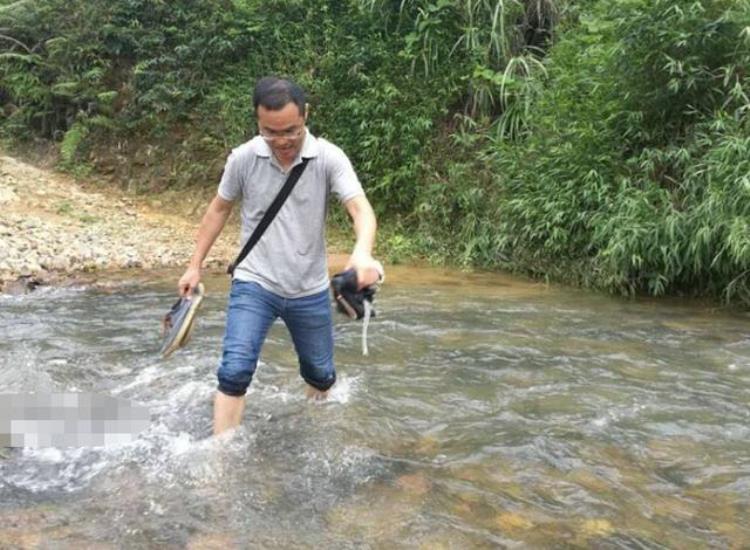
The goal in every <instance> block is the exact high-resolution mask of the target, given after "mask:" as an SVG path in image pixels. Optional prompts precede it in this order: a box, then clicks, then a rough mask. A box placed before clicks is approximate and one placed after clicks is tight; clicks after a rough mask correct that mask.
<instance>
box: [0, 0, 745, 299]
mask: <svg viewBox="0 0 750 550" xmlns="http://www.w3.org/2000/svg"><path fill="white" fill-rule="evenodd" d="M748 67H750V1H748V0H710V1H709V0H690V1H688V0H682V1H681V0H671V1H667V0H609V1H604V0H578V1H574V0H462V1H459V0H263V1H260V0H201V1H199V2H192V1H187V0H175V1H172V2H164V1H162V0H123V1H121V2H104V1H103V0H87V1H85V2H84V1H82V0H67V1H65V2H63V1H62V0H46V1H44V2H41V1H31V0H17V1H8V0H0V108H2V112H3V115H4V117H3V119H2V121H0V138H1V139H10V140H13V141H15V142H16V143H18V142H23V141H24V140H32V139H46V140H53V141H56V142H58V143H59V144H60V154H61V163H62V166H63V167H64V168H67V169H76V168H77V167H80V166H83V165H85V166H90V167H92V168H93V169H94V170H96V169H107V170H109V171H112V170H114V171H115V173H116V174H117V175H119V176H120V177H121V178H122V179H123V180H128V181H129V182H132V181H136V186H137V187H139V190H140V191H142V192H147V191H153V190H158V189H161V188H163V187H168V186H172V187H175V186H200V187H202V188H213V186H214V185H215V184H216V180H217V178H218V175H219V173H220V171H221V168H222V165H223V161H224V158H225V156H226V154H227V152H228V151H229V150H230V149H231V147H232V146H235V145H237V144H238V143H240V142H242V141H244V140H245V139H246V138H247V137H248V136H249V135H251V134H252V132H253V128H252V116H251V108H250V101H249V95H250V90H251V89H252V86H253V83H254V81H255V79H256V78H258V77H259V76H262V75H265V74H282V75H289V76H291V77H293V78H295V79H296V80H298V81H299V82H300V83H301V84H302V85H303V86H304V87H305V88H306V89H307V90H308V92H309V93H310V99H311V105H312V114H311V126H312V129H313V131H314V132H316V133H318V134H321V135H324V136H326V137H328V138H329V139H331V140H333V141H334V142H336V143H338V144H339V145H341V147H342V148H343V149H344V150H345V151H347V152H348V153H349V155H350V156H351V157H352V160H353V162H354V163H355V166H356V168H357V170H358V172H359V174H360V177H361V179H362V181H363V183H364V184H365V186H366V188H367V190H368V194H369V195H370V197H371V199H372V202H373V203H374V205H375V206H376V209H377V210H378V211H379V214H380V216H381V219H382V220H383V222H382V223H381V226H382V227H383V230H384V231H383V242H384V243H385V244H386V247H387V249H388V251H389V253H390V254H391V257H392V259H399V260H406V259H408V258H410V257H413V256H415V255H421V256H426V257H429V258H430V259H431V260H433V261H446V262H451V263H457V264H461V265H467V266H480V267H486V268H504V269H511V270H514V271H517V272H522V273H527V274H531V275H533V276H537V277H544V278H548V279H554V280H564V281H569V282H573V283H576V284H585V285H590V286H595V287H598V288H606V289H609V290H613V291H616V292H625V293H638V292H646V293H650V294H655V295H659V294H665V293H670V294H690V295H710V296H714V297H720V298H723V299H725V300H727V301H729V302H731V303H737V304H748V303H750V217H748V215H749V214H750V175H749V174H750V122H749V120H748V117H750V99H749V98H748V95H749V94H750V74H748ZM144 181H148V182H149V183H148V184H143V183H139V182H144Z"/></svg>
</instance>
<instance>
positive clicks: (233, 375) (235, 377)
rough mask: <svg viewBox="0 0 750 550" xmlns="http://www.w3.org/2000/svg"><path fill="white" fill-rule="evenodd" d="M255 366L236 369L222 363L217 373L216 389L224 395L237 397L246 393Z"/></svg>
mask: <svg viewBox="0 0 750 550" xmlns="http://www.w3.org/2000/svg"><path fill="white" fill-rule="evenodd" d="M254 372H255V364H253V365H250V366H249V367H237V366H234V365H231V364H227V363H222V365H221V366H220V367H219V371H218V373H217V378H218V379H219V386H218V389H219V391H220V392H221V393H223V394H225V395H231V396H232V397H239V396H242V395H245V394H246V393H247V388H248V386H250V382H251V381H252V379H253V373H254Z"/></svg>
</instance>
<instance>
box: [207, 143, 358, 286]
mask: <svg viewBox="0 0 750 550" xmlns="http://www.w3.org/2000/svg"><path fill="white" fill-rule="evenodd" d="M305 132H306V135H305V141H304V143H303V145H302V149H301V151H300V154H299V155H297V158H296V159H295V161H294V163H292V167H294V166H296V165H297V164H299V163H300V162H302V157H304V158H309V159H310V161H309V162H308V163H307V167H306V168H305V171H304V173H303V174H302V177H300V179H299V181H298V182H297V184H296V185H295V186H294V189H293V190H292V193H291V194H290V195H289V197H288V198H287V199H286V202H284V205H283V206H282V207H281V210H279V213H278V214H277V215H276V217H275V218H274V220H273V221H272V222H271V225H269V226H268V229H266V232H265V233H264V234H263V236H262V237H261V239H260V241H258V243H257V244H256V245H255V247H254V248H253V249H252V251H250V254H248V255H247V257H246V258H245V259H244V260H243V262H242V263H241V264H240V265H238V266H237V268H236V269H235V271H234V277H235V278H236V279H239V280H242V281H255V282H257V283H258V284H260V285H261V286H263V287H264V288H266V289H267V290H270V291H271V292H274V293H276V294H279V295H281V296H284V297H285V298H300V297H302V296H309V295H311V294H315V293H317V292H320V291H322V290H325V289H326V288H327V287H328V284H329V283H328V261H327V256H326V244H325V220H326V213H327V209H328V200H329V197H330V194H331V192H333V194H334V195H336V197H337V198H338V199H339V201H341V202H342V203H345V202H346V201H348V200H350V199H352V198H354V197H356V196H358V195H364V191H363V190H362V185H361V184H360V182H359V179H358V178H357V174H356V173H355V172H354V169H353V168H352V164H351V162H350V161H349V159H348V158H347V156H346V155H345V154H344V152H343V151H342V150H341V149H339V148H338V147H336V146H335V145H334V144H332V143H330V142H328V141H326V140H325V139H323V138H316V137H315V136H313V135H312V134H311V133H310V132H309V131H308V130H305ZM292 167H290V168H289V170H290V171H291V169H292ZM287 176H288V172H284V171H283V170H282V169H281V167H280V166H279V164H278V162H277V160H276V158H275V157H274V156H273V154H272V152H271V148H270V147H269V146H268V144H267V143H266V142H265V141H264V140H263V138H261V137H259V136H258V137H255V138H253V139H252V140H250V141H248V142H247V143H245V144H243V145H240V146H239V147H237V148H236V149H234V150H233V151H232V153H231V154H230V155H229V158H228V159H227V163H226V165H225V167H224V174H223V175H222V177H221V183H220V184H219V190H218V193H219V196H220V197H221V198H222V199H224V200H227V201H235V200H237V199H241V200H242V203H241V220H242V231H241V244H244V243H245V242H246V241H247V240H248V239H249V238H250V235H251V234H252V232H253V230H254V229H255V227H256V226H257V225H258V223H259V222H260V219H261V218H262V217H263V213H264V212H265V211H266V210H267V209H268V207H269V206H270V205H271V203H272V202H273V199H274V198H275V197H276V195H277V194H278V192H279V190H280V189H281V188H282V187H283V185H284V182H285V181H286V179H287Z"/></svg>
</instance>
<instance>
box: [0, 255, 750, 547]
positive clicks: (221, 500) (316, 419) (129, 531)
mask: <svg viewBox="0 0 750 550" xmlns="http://www.w3.org/2000/svg"><path fill="white" fill-rule="evenodd" d="M176 277H177V274H173V273H169V274H161V275H159V276H154V277H153V278H152V279H150V280H147V279H144V280H141V281H137V282H131V283H128V284H124V283H123V284H110V285H108V286H107V287H104V288H103V287H99V288H96V287H94V288H85V287H80V288H58V289H41V290H38V291H36V292H34V293H31V294H29V295H26V296H16V297H13V296H0V335H2V338H1V340H0V393H31V392H91V393H96V394H106V395H111V396H116V397H119V398H123V399H127V400H130V401H131V402H133V403H135V404H139V405H143V406H145V407H148V409H149V411H150V426H149V427H148V429H146V430H145V431H143V432H141V433H140V434H139V435H138V436H137V437H136V438H135V439H134V440H133V441H131V442H130V443H125V444H122V445H115V446H108V447H93V448H87V447H81V448H62V449H56V448H46V449H45V448H40V449H34V448H8V449H5V450H0V452H2V453H3V454H4V457H3V458H0V547H13V546H15V547H20V548H25V547H41V548H67V547H78V548H88V547H97V548H110V547H111V548H123V547H124V548H222V549H228V548H273V547H276V548H290V547H295V548H296V547H300V548H312V547H316V548H498V547H500V548H503V547H507V548H516V547H531V548H538V547H541V548H547V547H549V548H565V547H570V548H576V547H596V548H704V547H716V548H748V547H750V527H748V525H750V512H749V510H750V428H749V425H750V331H748V317H747V315H745V314H742V313H728V312H724V311H721V310H716V309H711V308H710V307H708V306H705V305H702V304H698V303H695V302H679V301H664V300H662V301H654V300H636V301H628V300H622V299H617V298H613V297H606V296H601V295H595V294H591V293H587V292H583V291H577V290H571V289H557V288H550V287H548V286H545V285H541V284H531V283H528V282H525V281H520V280H516V279H511V278H507V277H502V276H498V275H467V274H463V273H451V272H442V271H436V270H430V269H417V268H409V269H406V268H401V269H398V268H392V269H391V270H390V272H389V280H388V281H387V283H386V285H385V286H384V287H383V289H382V290H381V292H380V294H379V295H378V300H377V310H378V316H377V318H375V319H373V320H372V322H371V323H370V331H369V348H370V355H369V356H368V357H363V356H362V355H361V348H360V345H361V344H360V332H359V330H360V326H361V325H360V324H358V323H356V322H352V321H349V320H347V319H345V318H344V317H342V316H337V317H336V347H337V349H336V353H337V367H338V372H339V382H338V384H337V386H336V387H335V389H334V391H333V394H332V396H331V398H330V399H329V400H328V401H327V402H324V403H316V402H311V401H307V400H306V399H305V398H304V397H303V382H302V380H301V378H300V377H299V375H298V372H297V367H296V359H295V355H294V353H293V351H292V349H291V344H290V340H289V337H288V335H287V333H286V330H285V328H284V326H283V325H280V324H279V325H275V326H274V327H273V328H272V330H271V333H270V334H269V338H268V340H267V342H266V345H265V348H264V350H263V353H262V357H261V364H260V366H259V369H258V372H257V375H256V378H255V380H254V381H253V385H252V386H251V389H250V391H249V393H248V395H247V408H246V412H245V419H244V422H243V425H242V427H241V428H240V429H239V430H237V431H236V432H234V433H232V434H231V435H229V436H224V437H219V438H212V437H210V433H211V410H212V396H213V393H214V388H215V369H216V366H217V361H218V357H219V353H220V346H221V335H222V330H223V324H224V319H225V305H226V289H227V282H226V280H224V279H225V278H223V277H222V278H219V277H214V278H208V279H207V280H206V287H207V293H208V295H207V297H206V300H205V301H204V303H203V306H202V309H201V313H200V318H199V321H198V326H197V328H196V331H195V333H194V335H193V338H192V341H191V342H190V344H189V345H188V347H187V348H185V349H183V350H180V351H178V352H177V353H175V354H174V355H173V356H172V357H170V358H169V359H167V360H160V359H159V357H158V355H157V350H158V349H159V345H160V342H159V336H158V325H159V321H160V318H161V316H162V315H163V314H164V313H166V310H167V309H168V308H169V306H170V305H171V304H172V302H173V301H174V286H175V281H176Z"/></svg>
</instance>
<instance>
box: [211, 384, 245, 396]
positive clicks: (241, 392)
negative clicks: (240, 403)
mask: <svg viewBox="0 0 750 550" xmlns="http://www.w3.org/2000/svg"><path fill="white" fill-rule="evenodd" d="M216 389H217V390H219V391H220V392H221V393H223V394H224V395H228V396H229V397H242V396H243V395H245V394H246V393H247V388H246V389H244V390H232V389H229V388H225V387H222V385H221V384H219V385H218V386H216Z"/></svg>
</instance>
